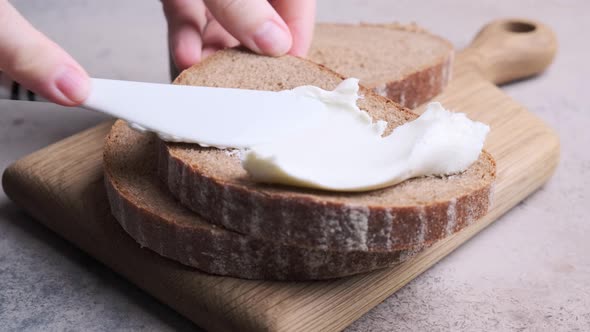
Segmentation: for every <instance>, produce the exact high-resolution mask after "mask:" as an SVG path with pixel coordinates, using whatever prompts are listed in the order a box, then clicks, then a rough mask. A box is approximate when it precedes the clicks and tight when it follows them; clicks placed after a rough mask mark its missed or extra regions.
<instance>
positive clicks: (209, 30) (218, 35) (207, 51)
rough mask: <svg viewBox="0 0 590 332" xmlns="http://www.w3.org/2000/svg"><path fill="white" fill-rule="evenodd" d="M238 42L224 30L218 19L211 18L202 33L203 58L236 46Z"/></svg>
mask: <svg viewBox="0 0 590 332" xmlns="http://www.w3.org/2000/svg"><path fill="white" fill-rule="evenodd" d="M239 44H240V42H239V41H238V40H237V39H236V38H234V37H233V36H232V35H230V34H229V32H227V30H225V29H224V28H223V27H222V26H221V24H219V22H218V21H216V20H214V19H211V20H210V21H209V22H208V23H207V27H206V28H205V32H204V33H203V54H202V58H203V59H205V58H206V57H208V56H209V55H211V54H213V53H215V52H217V51H219V50H221V49H224V48H227V47H235V46H238V45H239Z"/></svg>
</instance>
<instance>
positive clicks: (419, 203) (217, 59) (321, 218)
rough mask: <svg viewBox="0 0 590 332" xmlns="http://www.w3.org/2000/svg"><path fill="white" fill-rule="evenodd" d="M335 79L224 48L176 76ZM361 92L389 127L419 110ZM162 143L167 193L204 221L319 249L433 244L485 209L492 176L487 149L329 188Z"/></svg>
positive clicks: (277, 81) (294, 62) (241, 80)
mask: <svg viewBox="0 0 590 332" xmlns="http://www.w3.org/2000/svg"><path fill="white" fill-rule="evenodd" d="M274 68H276V69H274ZM238 70H241V71H242V72H238ZM270 70H274V72H273V73H270V74H269V73H268V71H270ZM301 72H305V73H306V74H305V76H302V75H301V74H298V73H301ZM220 75H222V76H220ZM265 75H266V76H265ZM341 80H342V77H341V76H340V75H339V74H336V73H334V72H332V71H331V70H329V69H327V68H325V67H322V66H317V65H316V64H313V63H311V62H309V61H305V60H302V59H297V58H293V57H288V56H286V57H282V58H278V59H277V58H265V57H260V56H255V55H252V54H249V53H244V52H240V51H237V50H226V51H222V52H219V53H217V54H216V55H214V56H212V57H210V58H208V59H207V60H206V61H205V62H203V63H202V64H200V65H197V66H194V67H192V68H191V69H189V70H186V71H184V72H183V73H182V74H181V76H179V78H178V79H177V80H176V81H175V83H177V84H189V85H190V84H195V85H209V86H225V87H234V88H250V89H267V90H273V89H274V90H280V89H289V88H293V87H295V86H299V85H304V84H313V85H318V86H320V87H323V88H327V89H331V88H333V87H334V86H335V85H336V84H337V83H339V82H340V81H341ZM361 93H362V94H363V95H364V98H363V99H361V100H359V103H358V104H359V106H360V107H361V109H364V110H367V111H368V112H369V113H370V114H371V115H372V116H373V118H375V119H382V120H385V121H387V122H388V123H389V124H390V128H389V130H391V129H392V128H393V127H395V126H398V125H400V124H402V123H405V122H407V121H409V120H411V119H414V118H416V115H415V114H413V113H411V112H409V111H408V110H406V109H404V108H403V107H400V106H399V105H397V104H395V103H393V102H391V101H390V100H388V99H386V98H383V97H381V96H378V95H376V94H374V93H371V92H370V91H368V90H366V89H364V88H362V89H361ZM158 150H159V167H158V174H159V175H160V177H161V179H162V180H163V181H164V183H166V185H167V187H168V188H169V190H170V192H171V193H172V194H173V195H174V196H175V197H177V198H178V199H179V201H180V202H181V203H182V204H183V205H185V206H186V207H188V208H190V209H191V210H193V211H195V212H197V213H199V214H200V215H201V216H203V217H204V218H205V219H207V220H208V221H210V222H212V223H215V224H218V225H222V226H223V227H225V228H227V229H231V230H234V231H236V232H239V233H242V234H247V235H249V236H251V237H254V238H259V239H263V240H271V241H275V242H279V243H284V244H292V245H303V246H306V247H313V248H319V249H323V250H326V249H330V250H336V251H359V250H360V251H385V252H387V251H395V250H400V249H409V248H414V247H421V246H424V245H427V244H430V243H432V242H434V241H436V240H439V239H441V238H444V237H446V236H448V235H451V234H453V233H455V232H457V231H459V230H461V229H463V228H464V227H465V226H467V225H469V224H471V223H472V222H473V221H475V220H477V219H479V218H480V217H481V216H483V215H484V214H485V213H487V211H488V209H489V207H490V205H491V202H492V199H491V198H492V194H493V190H492V183H493V181H494V179H495V162H494V160H493V158H492V157H491V155H489V154H488V153H487V152H485V151H484V152H482V154H481V155H480V158H479V159H478V160H477V161H476V162H475V163H474V165H472V166H471V167H470V168H469V169H468V170H467V171H465V172H463V173H461V174H458V175H454V176H449V177H423V178H417V179H411V180H408V181H405V182H404V183H402V184H399V185H396V186H393V187H390V188H386V189H382V190H376V191H372V192H367V193H355V194H346V193H344V194H343V193H330V192H325V191H314V190H309V189H301V188H292V187H285V186H271V185H264V184H258V183H254V182H253V181H251V180H250V179H249V178H248V177H247V174H246V173H245V171H244V170H243V169H242V168H241V166H240V162H239V159H238V157H237V156H235V155H231V154H230V153H227V151H222V150H218V149H214V148H202V147H199V146H196V145H190V144H181V143H165V142H161V143H160V148H159V149H158Z"/></svg>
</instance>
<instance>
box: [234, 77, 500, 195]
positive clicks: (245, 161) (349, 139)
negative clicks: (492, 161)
mask: <svg viewBox="0 0 590 332" xmlns="http://www.w3.org/2000/svg"><path fill="white" fill-rule="evenodd" d="M292 91H293V92H295V93H297V94H301V95H304V96H308V97H310V98H315V99H317V100H320V101H322V102H323V103H324V104H325V105H326V110H325V111H324V113H325V117H322V118H321V119H320V118H316V119H315V121H317V122H316V123H314V125H313V126H308V127H307V129H306V130H301V131H297V132H295V133H292V134H290V135H286V136H283V137H281V138H278V139H275V140H273V141H269V142H266V143H263V144H256V145H254V146H251V147H250V148H249V149H247V150H246V151H245V153H243V154H242V156H243V157H242V166H243V167H244V169H245V170H246V171H247V172H248V174H249V175H250V176H251V177H252V178H253V179H254V180H255V181H258V182H265V183H280V184H287V185H292V186H298V187H309V188H318V189H325V190H330V191H367V190H374V189H379V188H384V187H388V186H391V185H394V184H397V183H400V182H402V181H404V180H407V179H410V178H414V177H419V176H426V175H445V174H454V173H459V172H462V171H464V170H466V169H467V168H468V167H469V166H470V165H471V164H472V163H473V162H475V161H476V160H477V159H478V157H479V154H480V153H481V150H482V148H483V144H484V141H485V138H486V136H487V134H488V132H489V127H488V126H487V125H485V124H483V123H480V122H476V121H472V120H470V119H469V118H467V116H466V115H465V114H463V113H453V112H449V111H447V110H445V109H444V108H443V107H442V105H441V104H440V103H430V104H429V105H428V107H427V109H426V111H425V112H424V113H423V114H422V115H421V116H420V117H419V118H417V119H416V120H414V121H411V122H408V123H406V124H403V125H401V126H399V127H397V128H395V129H394V130H393V132H392V133H391V134H389V135H387V136H385V137H383V132H384V130H385V128H386V127H387V124H386V123H385V122H383V121H377V122H373V121H372V119H371V117H370V116H369V114H368V113H367V112H364V111H362V110H360V109H359V108H358V106H357V105H356V101H357V99H358V98H359V96H358V80H356V79H348V80H345V81H343V82H342V83H341V84H340V85H339V86H338V87H337V88H336V89H335V90H334V91H326V90H322V89H320V88H318V87H314V86H302V87H298V88H295V89H293V90H292ZM277 125H278V126H289V124H288V123H278V124H277Z"/></svg>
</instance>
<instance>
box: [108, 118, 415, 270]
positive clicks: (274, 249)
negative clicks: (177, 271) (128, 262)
mask: <svg viewBox="0 0 590 332" xmlns="http://www.w3.org/2000/svg"><path fill="white" fill-rule="evenodd" d="M155 149H156V139H155V138H154V137H153V136H151V135H148V134H142V133H138V132H135V131H133V130H132V129H130V128H129V127H128V126H127V125H126V124H125V123H124V122H123V121H117V122H116V123H115V125H114V126H113V128H112V130H111V132H110V134H109V136H108V137H107V139H106V143H105V148H104V173H105V178H104V179H105V184H106V188H107V194H108V198H109V202H110V206H111V211H112V214H113V215H114V217H115V218H116V219H117V220H118V221H119V223H120V224H121V226H122V227H123V229H124V230H125V231H126V232H127V233H128V234H129V235H130V236H131V237H132V238H134V239H135V240H136V241H137V242H138V243H139V244H140V245H141V246H142V247H146V248H149V249H151V250H153V251H155V252H156V253H158V254H160V255H162V256H165V257H168V258H171V259H174V260H176V261H179V262H180V263H182V264H185V265H188V266H192V267H196V268H198V269H199V270H202V271H205V272H208V273H211V274H217V275H225V276H233V277H239V278H247V279H273V280H314V279H330V278H337V277H343V276H348V275H352V274H357V273H362V272H367V271H371V270H375V269H379V268H384V267H388V266H392V265H395V264H397V263H399V262H402V261H404V260H405V259H407V258H409V257H411V256H413V255H414V254H415V253H416V252H417V251H418V250H419V249H420V248H415V249H413V250H400V251H393V252H366V251H349V252H337V251H326V250H320V249H317V248H305V247H303V246H295V245H282V244H277V243H274V242H272V241H265V240H258V239H255V238H251V237H248V236H245V235H242V234H239V233H236V232H233V231H229V230H226V229H224V228H222V227H219V226H215V225H213V224H209V223H207V222H205V221H204V220H203V219H202V218H201V217H199V216H198V215H196V214H195V213H193V212H192V211H189V210H187V209H186V208H184V207H183V206H181V205H180V204H179V203H178V202H177V201H175V200H174V199H173V198H172V197H171V195H170V193H169V192H168V191H167V190H166V189H165V188H164V187H163V185H162V184H161V183H160V182H159V181H158V179H157V176H156V150H155Z"/></svg>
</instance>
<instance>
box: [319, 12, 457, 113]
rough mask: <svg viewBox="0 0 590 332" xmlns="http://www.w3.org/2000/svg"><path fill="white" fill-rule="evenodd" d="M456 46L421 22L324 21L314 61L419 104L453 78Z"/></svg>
mask: <svg viewBox="0 0 590 332" xmlns="http://www.w3.org/2000/svg"><path fill="white" fill-rule="evenodd" d="M453 55H454V51H453V45H452V44H451V43H450V42H448V41H447V40H445V39H443V38H441V37H438V36H435V35H432V34H430V33H428V32H427V31H426V30H424V29H421V28H419V27H418V26H416V25H400V24H358V25H354V24H318V25H316V29H315V33H314V39H313V43H312V46H311V49H310V51H309V55H308V57H309V59H310V60H312V61H314V62H317V63H320V64H323V65H325V66H327V67H328V68H330V69H332V70H334V71H336V72H338V73H340V74H342V75H344V76H346V77H356V78H359V79H360V80H361V84H362V85H364V86H365V87H367V88H369V89H372V90H373V91H374V92H376V93H377V94H380V95H382V96H385V97H388V98H390V99H391V100H393V101H396V102H398V103H400V104H402V105H403V106H406V107H409V108H414V107H416V106H418V105H420V104H422V103H424V102H426V101H428V100H430V99H432V98H433V97H434V96H436V95H437V94H439V93H440V92H441V91H442V90H443V89H444V87H445V86H446V85H447V83H448V81H449V79H450V76H451V75H450V73H451V65H452V61H453Z"/></svg>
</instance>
